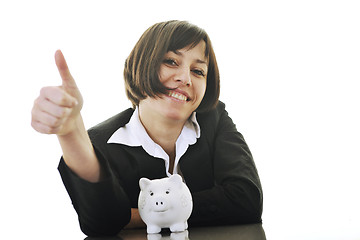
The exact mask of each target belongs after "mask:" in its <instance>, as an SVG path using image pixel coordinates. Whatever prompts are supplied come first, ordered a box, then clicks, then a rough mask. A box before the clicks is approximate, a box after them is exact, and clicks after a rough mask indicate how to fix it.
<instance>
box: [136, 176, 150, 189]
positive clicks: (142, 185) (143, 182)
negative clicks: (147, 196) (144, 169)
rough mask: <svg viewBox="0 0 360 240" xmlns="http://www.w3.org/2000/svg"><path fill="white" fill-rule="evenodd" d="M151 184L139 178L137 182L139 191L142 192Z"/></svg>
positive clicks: (145, 179) (147, 180)
mask: <svg viewBox="0 0 360 240" xmlns="http://www.w3.org/2000/svg"><path fill="white" fill-rule="evenodd" d="M150 183H151V180H149V179H147V178H140V180H139V186H140V189H141V190H144V189H145V188H146V187H147V186H149V185H150Z"/></svg>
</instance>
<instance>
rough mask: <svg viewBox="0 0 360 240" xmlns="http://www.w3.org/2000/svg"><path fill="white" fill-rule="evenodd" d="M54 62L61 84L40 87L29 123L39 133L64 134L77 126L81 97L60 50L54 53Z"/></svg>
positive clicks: (81, 103) (81, 104)
mask: <svg viewBox="0 0 360 240" xmlns="http://www.w3.org/2000/svg"><path fill="white" fill-rule="evenodd" d="M55 62H56V66H57V68H58V70H59V73H60V76H61V78H62V85H61V86H51V87H44V88H42V89H41V91H40V95H39V97H38V98H37V99H36V100H35V101H34V106H33V109H32V112H31V115H32V119H31V125H32V127H33V128H34V129H35V130H36V131H38V132H40V133H45V134H57V135H58V136H64V135H67V134H69V133H71V132H72V131H74V129H75V128H76V127H77V124H76V121H77V120H78V119H79V118H80V110H81V108H82V106H83V98H82V96H81V93H80V91H79V89H78V87H77V85H76V83H75V80H74V78H73V77H72V76H71V74H70V71H69V68H68V66H67V64H66V61H65V58H64V56H63V54H62V52H61V51H60V50H58V51H56V53H55Z"/></svg>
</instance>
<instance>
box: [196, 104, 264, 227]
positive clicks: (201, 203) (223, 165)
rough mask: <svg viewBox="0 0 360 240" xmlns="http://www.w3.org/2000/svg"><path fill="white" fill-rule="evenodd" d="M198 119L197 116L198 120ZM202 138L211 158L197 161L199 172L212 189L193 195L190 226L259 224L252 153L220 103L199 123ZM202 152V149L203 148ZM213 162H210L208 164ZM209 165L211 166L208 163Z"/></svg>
mask: <svg viewBox="0 0 360 240" xmlns="http://www.w3.org/2000/svg"><path fill="white" fill-rule="evenodd" d="M199 118H200V116H199ZM200 122H201V124H202V125H200V126H201V130H202V137H203V138H205V139H208V140H207V142H208V143H209V146H208V148H209V150H210V155H209V158H208V157H205V158H204V157H201V156H199V157H198V158H200V159H201V160H200V159H199V161H201V162H202V163H201V164H202V165H203V166H212V168H211V170H210V169H206V170H205V169H202V170H203V171H206V172H203V173H202V172H201V170H200V172H198V178H199V177H201V176H203V177H205V176H207V177H210V176H212V177H213V179H212V181H213V186H212V187H211V188H208V189H206V190H201V191H196V192H193V203H194V210H193V214H192V216H191V218H190V219H189V220H190V222H189V223H190V224H193V225H209V224H215V225H217V224H231V223H255V222H260V221H261V214H262V188H261V184H260V180H259V176H258V172H257V169H256V166H255V163H254V161H253V158H252V155H251V152H250V150H249V148H248V146H247V144H246V142H245V140H244V138H243V136H242V135H241V134H240V133H239V132H238V131H237V129H236V126H235V124H234V123H233V122H232V120H231V118H230V117H229V116H228V113H227V112H226V110H225V106H224V104H223V103H219V106H218V107H217V109H216V110H215V111H214V112H213V113H211V114H207V115H206V116H203V117H202V119H199V123H200ZM203 148H205V146H203ZM210 159H212V160H210ZM210 162H211V163H210ZM209 180H210V179H209Z"/></svg>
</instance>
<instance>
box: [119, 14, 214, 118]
mask: <svg viewBox="0 0 360 240" xmlns="http://www.w3.org/2000/svg"><path fill="white" fill-rule="evenodd" d="M201 40H204V41H205V44H206V49H205V56H206V58H207V60H208V73H207V79H206V81H207V85H206V91H205V95H204V97H203V99H202V101H201V103H200V105H199V107H198V108H197V110H196V111H197V112H201V111H207V110H210V109H212V108H214V107H215V106H216V104H217V103H218V100H219V94H220V78H219V70H218V66H217V62H216V58H215V53H214V50H213V48H212V45H211V42H210V38H209V36H208V35H207V33H206V32H205V31H204V30H203V29H201V28H199V27H197V26H195V25H193V24H190V23H188V22H186V21H176V20H173V21H167V22H160V23H157V24H154V25H153V26H151V27H150V28H148V29H147V30H146V31H145V32H144V33H143V35H142V36H141V37H140V39H139V41H138V42H137V43H136V45H135V47H134V49H133V50H132V51H131V53H130V55H129V57H128V58H127V59H126V62H125V68H124V80H125V88H126V95H127V97H128V98H129V100H130V101H131V102H132V104H133V106H134V107H135V106H138V105H139V102H140V101H141V100H143V99H145V98H146V97H156V96H159V94H161V93H166V91H167V90H168V89H167V88H166V87H165V86H164V85H163V84H162V83H161V82H160V80H159V76H158V71H159V68H160V64H161V62H162V60H163V57H164V55H165V54H166V53H167V52H169V51H175V50H178V49H182V48H184V47H187V46H190V48H192V47H195V46H196V45H197V44H198V43H199V42H200V41H201Z"/></svg>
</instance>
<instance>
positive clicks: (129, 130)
mask: <svg viewBox="0 0 360 240" xmlns="http://www.w3.org/2000/svg"><path fill="white" fill-rule="evenodd" d="M199 137H200V125H199V124H198V122H197V120H196V112H193V113H192V115H191V116H190V118H189V119H188V120H187V121H186V123H185V125H184V127H183V129H182V131H181V133H180V135H179V137H178V139H177V141H176V158H175V164H177V163H178V161H179V159H180V157H181V156H182V155H184V153H185V152H186V150H187V148H188V146H189V145H192V144H195V143H196V141H197V138H199ZM107 143H116V144H123V145H127V146H131V147H139V146H142V147H143V149H144V150H145V151H146V152H147V153H148V154H149V155H151V156H153V157H157V158H162V159H164V160H166V161H168V160H169V157H168V155H167V154H166V153H165V151H164V150H163V149H162V148H161V146H159V145H158V144H157V143H155V142H154V141H153V140H152V139H151V138H150V136H149V135H148V134H147V132H146V130H145V128H144V126H143V125H142V123H141V121H140V118H139V110H138V108H136V109H135V111H134V113H133V115H132V116H131V118H130V121H129V122H128V123H127V124H126V125H125V126H123V127H121V128H119V129H118V130H117V131H115V132H114V134H113V135H112V136H111V137H110V138H109V140H108V141H107ZM174 170H175V168H174Z"/></svg>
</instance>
